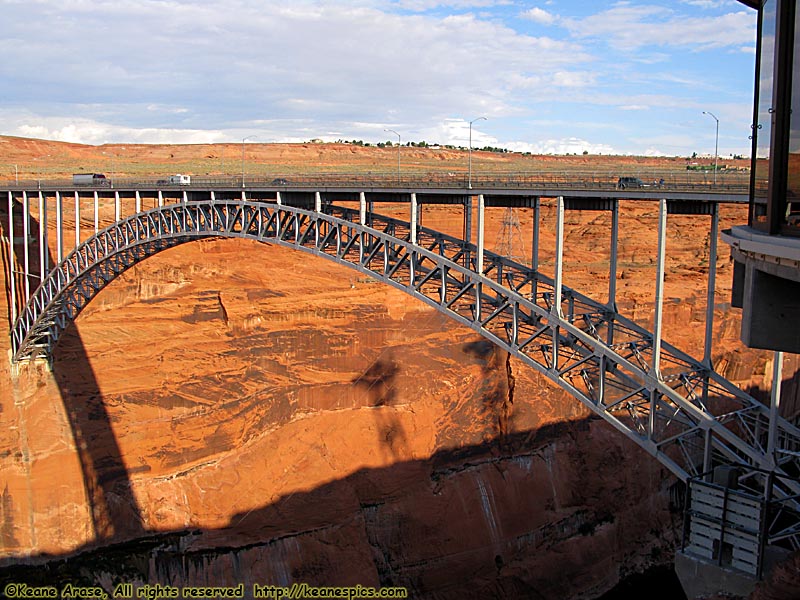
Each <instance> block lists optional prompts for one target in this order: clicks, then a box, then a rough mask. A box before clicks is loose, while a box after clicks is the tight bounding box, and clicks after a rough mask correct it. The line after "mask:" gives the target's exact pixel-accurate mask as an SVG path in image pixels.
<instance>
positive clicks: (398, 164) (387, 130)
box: [384, 129, 400, 185]
mask: <svg viewBox="0 0 800 600" xmlns="http://www.w3.org/2000/svg"><path fill="white" fill-rule="evenodd" d="M384 131H386V132H392V133H393V134H395V135H396V136H397V185H400V134H399V133H397V132H396V131H395V130H394V129H384Z"/></svg>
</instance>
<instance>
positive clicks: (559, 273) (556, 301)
mask: <svg viewBox="0 0 800 600" xmlns="http://www.w3.org/2000/svg"><path fill="white" fill-rule="evenodd" d="M556 203H557V205H556V256H555V263H556V264H555V273H554V275H553V307H552V309H551V312H553V313H554V314H556V315H558V317H559V318H564V315H563V313H562V312H561V282H562V279H563V267H564V196H559V197H558V199H557V200H556Z"/></svg>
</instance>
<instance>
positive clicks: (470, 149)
mask: <svg viewBox="0 0 800 600" xmlns="http://www.w3.org/2000/svg"><path fill="white" fill-rule="evenodd" d="M488 120H489V119H487V118H486V117H478V118H477V119H472V121H470V122H469V175H468V176H467V187H468V188H469V189H472V124H473V123H474V122H475V121H488Z"/></svg>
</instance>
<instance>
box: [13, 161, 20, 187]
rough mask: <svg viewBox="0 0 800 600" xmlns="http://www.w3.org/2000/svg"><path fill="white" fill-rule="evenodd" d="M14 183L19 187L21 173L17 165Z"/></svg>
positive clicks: (15, 166)
mask: <svg viewBox="0 0 800 600" xmlns="http://www.w3.org/2000/svg"><path fill="white" fill-rule="evenodd" d="M14 183H15V184H16V185H19V171H18V170H17V165H14Z"/></svg>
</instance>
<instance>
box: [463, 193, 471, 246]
mask: <svg viewBox="0 0 800 600" xmlns="http://www.w3.org/2000/svg"><path fill="white" fill-rule="evenodd" d="M461 237H462V239H463V240H464V241H465V242H467V243H468V244H469V243H470V242H472V196H466V197H465V198H464V232H463V234H462V236H461Z"/></svg>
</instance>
